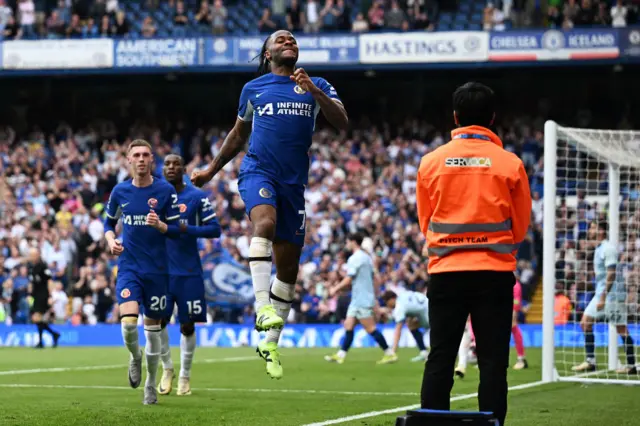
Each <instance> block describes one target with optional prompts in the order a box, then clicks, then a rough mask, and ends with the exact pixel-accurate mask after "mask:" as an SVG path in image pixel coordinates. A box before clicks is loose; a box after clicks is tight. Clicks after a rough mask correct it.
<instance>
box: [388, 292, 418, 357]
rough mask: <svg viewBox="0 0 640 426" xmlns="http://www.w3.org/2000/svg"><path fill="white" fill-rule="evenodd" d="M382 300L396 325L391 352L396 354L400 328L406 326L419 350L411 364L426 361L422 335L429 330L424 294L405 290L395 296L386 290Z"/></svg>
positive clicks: (400, 332)
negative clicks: (390, 311)
mask: <svg viewBox="0 0 640 426" xmlns="http://www.w3.org/2000/svg"><path fill="white" fill-rule="evenodd" d="M382 300H383V301H384V304H385V305H386V306H387V308H389V309H392V310H393V311H392V316H393V320H394V321H395V323H396V330H395V334H394V336H393V346H392V349H393V352H394V353H397V351H398V343H399V342H400V335H401V334H402V326H403V324H404V323H406V324H407V328H408V329H409V331H411V335H412V336H413V338H414V339H415V341H416V345H418V349H420V354H418V356H416V357H413V358H411V361H412V362H420V361H426V360H427V355H428V352H427V347H426V346H425V344H424V333H423V332H422V331H420V329H424V331H425V332H426V331H427V330H429V299H427V296H425V294H424V293H419V292H417V291H409V290H405V291H403V292H400V293H398V294H396V293H395V292H393V291H391V290H387V291H385V292H384V294H383V295H382Z"/></svg>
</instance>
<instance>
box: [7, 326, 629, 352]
mask: <svg viewBox="0 0 640 426" xmlns="http://www.w3.org/2000/svg"><path fill="white" fill-rule="evenodd" d="M53 327H54V328H55V329H56V330H58V331H59V332H60V333H61V334H62V338H61V339H60V345H61V346H121V345H122V336H121V333H120V326H119V325H96V326H78V327H73V326H53ZM393 328H394V326H393V325H384V326H380V329H381V330H382V332H383V334H384V335H385V337H386V338H387V340H388V341H391V339H393ZM521 328H522V336H523V338H524V344H525V346H527V347H541V346H542V326H541V325H538V324H531V325H522V326H521ZM629 328H630V332H631V333H632V335H633V336H634V339H635V340H636V342H638V341H640V326H638V325H631V326H630V327H629ZM595 334H596V345H597V346H599V347H602V346H606V344H607V330H606V327H605V326H604V325H603V324H599V325H598V326H597V327H596V329H595ZM140 336H142V337H141V338H142V339H144V337H143V336H144V333H142V330H141V332H140ZM169 336H170V341H171V345H172V346H178V345H179V344H180V330H179V327H178V326H175V325H170V326H169ZM196 336H197V340H198V346H201V347H239V346H247V345H248V346H255V345H256V344H257V343H258V341H259V339H260V334H259V333H258V332H256V331H255V330H254V329H253V326H252V325H231V324H215V325H203V326H198V327H196ZM343 336H344V331H343V329H342V328H341V327H340V326H339V325H329V324H318V325H288V326H287V327H285V329H284V330H283V332H282V336H281V338H280V345H281V346H283V347H301V348H313V347H337V346H338V345H339V344H340V341H341V340H342V337H343ZM44 339H45V344H47V345H49V344H51V339H50V337H49V335H48V334H46V333H45V337H44ZM425 340H426V341H427V343H428V336H426V337H425ZM555 340H556V346H558V347H563V346H564V347H582V346H583V342H584V340H583V335H582V331H581V330H580V328H579V327H578V326H577V325H571V326H560V327H556V334H555ZM37 341H38V333H37V331H36V328H35V326H28V325H14V326H5V325H0V347H1V346H27V347H28V346H35V344H36V343H37ZM375 345H376V344H375V342H374V341H373V339H372V338H371V337H369V335H368V334H367V333H366V332H365V331H364V330H363V329H362V328H358V329H356V335H355V339H354V342H353V346H354V347H374V346H375ZM512 345H513V342H512ZM400 346H401V347H415V341H414V340H413V337H411V335H410V334H409V333H408V332H406V330H404V332H403V335H402V339H401V340H400Z"/></svg>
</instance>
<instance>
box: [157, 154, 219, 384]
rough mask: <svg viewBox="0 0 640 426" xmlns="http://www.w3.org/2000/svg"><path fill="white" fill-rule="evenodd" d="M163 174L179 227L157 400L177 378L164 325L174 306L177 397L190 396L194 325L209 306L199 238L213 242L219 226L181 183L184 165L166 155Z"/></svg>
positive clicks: (200, 198) (203, 201) (202, 195)
mask: <svg viewBox="0 0 640 426" xmlns="http://www.w3.org/2000/svg"><path fill="white" fill-rule="evenodd" d="M163 174H164V177H165V179H167V181H168V182H169V183H170V184H171V185H173V187H174V188H175V189H176V191H177V193H178V207H179V211H180V221H179V225H171V226H169V234H170V235H172V236H175V237H176V238H174V239H170V238H168V239H167V241H166V243H167V254H168V256H169V294H168V297H167V307H168V310H169V312H168V317H167V319H166V320H165V321H163V324H162V332H161V333H160V336H161V338H162V353H161V355H160V359H161V360H162V368H163V373H162V378H161V379H160V384H159V385H158V393H159V394H160V395H168V394H170V393H171V389H172V387H173V379H174V377H175V373H174V370H173V361H172V360H171V348H170V346H169V333H168V331H167V328H166V325H167V323H168V322H169V320H170V319H171V314H172V313H173V306H174V304H175V305H177V306H178V320H179V321H180V333H181V334H182V335H181V337H180V376H179V378H178V395H180V396H182V395H191V383H190V377H191V364H192V362H193V355H194V351H195V349H196V336H195V323H197V322H206V321H207V304H206V303H207V302H206V300H205V296H204V276H203V272H202V264H201V262H200V253H199V250H198V238H217V237H219V236H220V225H219V224H218V221H217V220H216V213H215V210H214V208H213V205H212V204H211V201H209V197H208V195H207V193H206V192H204V191H202V190H200V189H198V188H195V187H193V186H188V185H185V183H184V180H183V178H184V160H183V158H182V157H180V156H179V155H175V154H170V155H167V157H166V158H165V159H164V168H163Z"/></svg>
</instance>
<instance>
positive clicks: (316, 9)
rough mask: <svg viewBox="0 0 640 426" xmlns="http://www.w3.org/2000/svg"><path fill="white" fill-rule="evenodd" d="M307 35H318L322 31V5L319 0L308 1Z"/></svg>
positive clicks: (305, 14) (306, 10)
mask: <svg viewBox="0 0 640 426" xmlns="http://www.w3.org/2000/svg"><path fill="white" fill-rule="evenodd" d="M304 16H305V29H304V32H305V33H317V32H318V31H319V30H320V26H321V24H322V21H321V20H320V5H319V4H318V2H317V0H307V5H306V7H305V11H304Z"/></svg>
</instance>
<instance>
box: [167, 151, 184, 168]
mask: <svg viewBox="0 0 640 426" xmlns="http://www.w3.org/2000/svg"><path fill="white" fill-rule="evenodd" d="M169 157H176V158H177V159H178V160H179V161H180V165H181V166H184V158H183V157H182V155H179V154H174V153H171V154H168V155H167V156H166V157H164V160H165V161H166V160H167V159H168V158H169Z"/></svg>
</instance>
